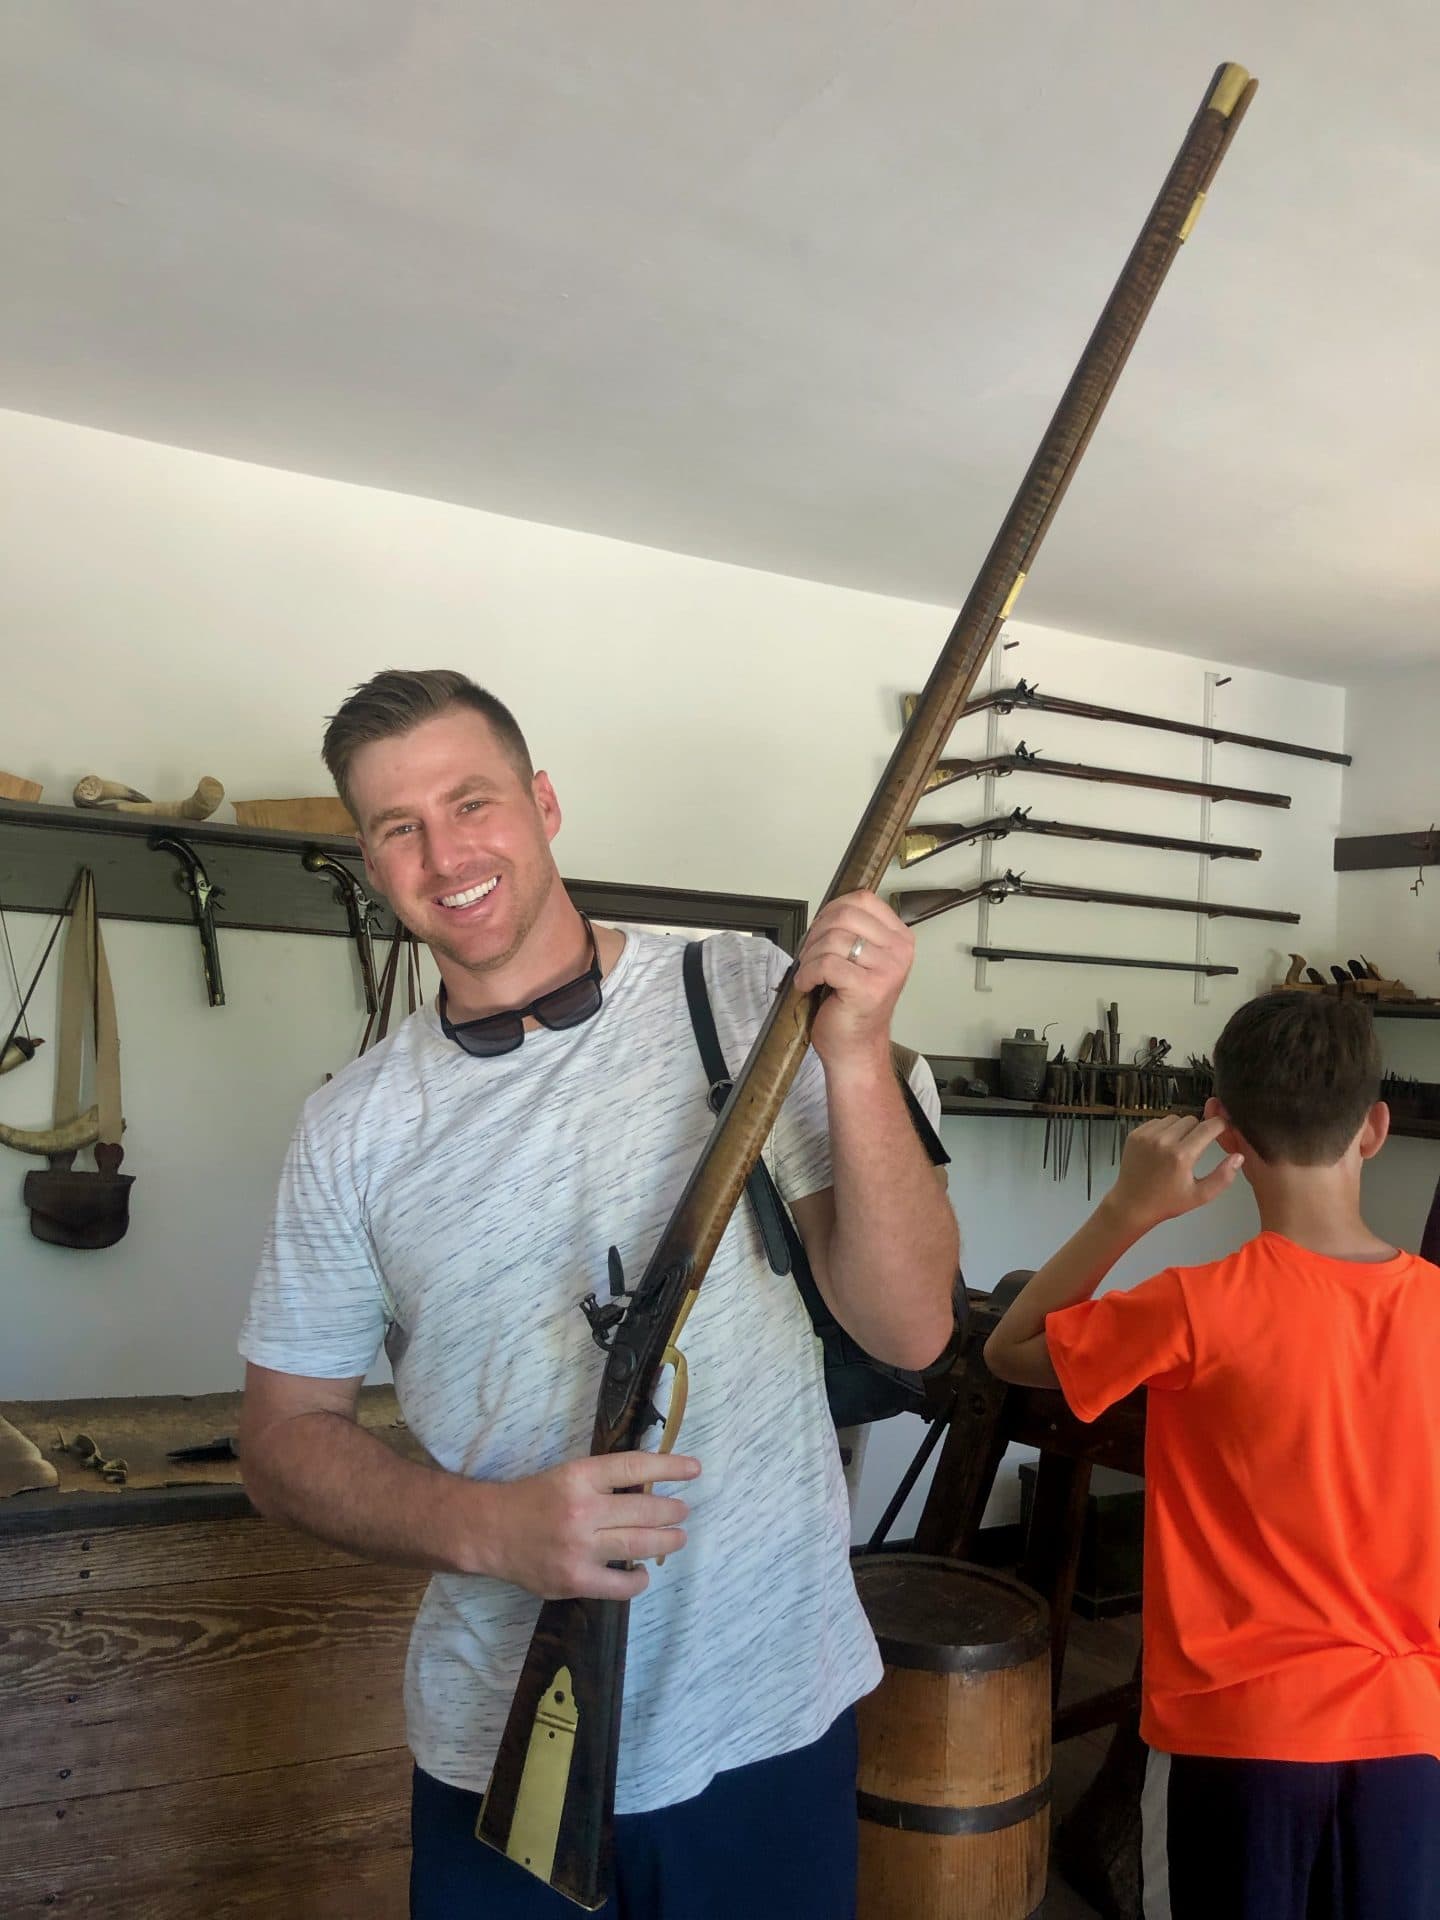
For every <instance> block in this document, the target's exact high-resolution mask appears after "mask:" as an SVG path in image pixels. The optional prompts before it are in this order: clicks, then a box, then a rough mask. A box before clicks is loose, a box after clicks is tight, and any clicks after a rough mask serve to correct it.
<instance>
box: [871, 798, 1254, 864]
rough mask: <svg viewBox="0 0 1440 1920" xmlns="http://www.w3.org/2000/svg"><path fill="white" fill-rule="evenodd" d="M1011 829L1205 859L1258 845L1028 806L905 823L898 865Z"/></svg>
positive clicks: (1249, 856)
mask: <svg viewBox="0 0 1440 1920" xmlns="http://www.w3.org/2000/svg"><path fill="white" fill-rule="evenodd" d="M1012 833H1037V834H1040V835H1042V836H1046V837H1050V838H1053V839H1058V840H1099V841H1103V842H1104V843H1105V844H1106V845H1107V846H1112V847H1155V848H1157V849H1158V850H1159V851H1160V852H1162V853H1198V854H1200V855H1201V856H1202V858H1204V859H1206V860H1258V859H1259V858H1260V849H1259V847H1231V846H1227V845H1226V844H1225V842H1224V841H1223V840H1177V839H1175V838H1174V837H1173V836H1172V835H1171V834H1168V833H1132V832H1131V831H1130V830H1129V829H1128V828H1121V827H1086V826H1081V825H1080V824H1079V822H1078V821H1073V820H1035V819H1033V818H1032V817H1031V813H1030V809H1029V807H1016V808H1015V809H1014V810H1013V811H1012V812H1010V813H997V814H995V815H994V816H993V817H992V818H991V819H989V820H976V821H974V822H973V823H972V824H971V825H969V826H966V825H964V824H962V823H959V822H943V821H938V820H927V821H926V822H925V824H924V826H923V827H907V828H906V830H905V831H904V833H902V834H901V836H900V852H899V855H898V856H897V857H898V859H899V863H900V865H901V866H902V867H915V866H918V865H919V864H920V862H921V861H922V860H928V859H930V858H931V856H932V855H933V854H937V853H945V852H946V851H948V849H949V848H951V847H964V846H969V845H970V844H971V843H972V842H973V841H975V840H1003V839H1005V838H1006V836H1007V835H1009V834H1012Z"/></svg>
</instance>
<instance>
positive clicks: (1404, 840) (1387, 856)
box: [1335, 826, 1440, 873]
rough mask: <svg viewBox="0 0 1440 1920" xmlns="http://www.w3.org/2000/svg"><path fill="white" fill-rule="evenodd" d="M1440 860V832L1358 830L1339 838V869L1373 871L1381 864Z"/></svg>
mask: <svg viewBox="0 0 1440 1920" xmlns="http://www.w3.org/2000/svg"><path fill="white" fill-rule="evenodd" d="M1437 863H1440V832H1437V831H1436V829H1435V828H1434V827H1433V826H1432V827H1422V828H1421V829H1420V830H1419V831H1418V832H1417V833H1355V834H1349V835H1346V836H1345V837H1344V838H1343V839H1340V840H1337V841H1336V842H1335V871H1336V873H1372V872H1374V871H1375V870H1376V869H1377V868H1380V867H1432V866H1435V865H1436V864H1437Z"/></svg>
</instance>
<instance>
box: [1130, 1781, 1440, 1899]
mask: <svg viewBox="0 0 1440 1920" xmlns="http://www.w3.org/2000/svg"><path fill="white" fill-rule="evenodd" d="M1143 1805H1144V1856H1143V1860H1144V1912H1145V1920H1440V1760H1435V1759H1432V1758H1431V1757H1430V1756H1429V1755H1407V1756H1405V1757H1404V1758H1401V1759H1386V1760H1346V1761H1340V1762H1335V1763H1318V1762H1312V1761H1302V1760H1208V1759H1201V1758H1198V1757H1196V1756H1194V1755H1190V1754H1174V1755H1171V1754H1164V1753H1152V1754H1151V1756H1150V1764H1149V1768H1148V1770H1147V1772H1146V1777H1145V1794H1144V1802H1143Z"/></svg>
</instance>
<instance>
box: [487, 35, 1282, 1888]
mask: <svg viewBox="0 0 1440 1920" xmlns="http://www.w3.org/2000/svg"><path fill="white" fill-rule="evenodd" d="M1254 91H1255V82H1254V81H1253V80H1252V79H1251V78H1250V76H1249V75H1248V74H1247V73H1246V72H1245V70H1244V68H1243V67H1238V66H1233V65H1230V66H1223V67H1221V68H1219V69H1218V71H1217V72H1216V74H1215V76H1214V78H1213V79H1212V81H1211V82H1210V85H1209V87H1208V88H1207V89H1206V94H1205V99H1204V102H1203V104H1202V105H1201V107H1200V109H1199V111H1198V112H1197V114H1196V115H1195V118H1194V120H1193V121H1192V122H1191V124H1190V128H1189V131H1188V132H1187V133H1186V135H1185V139H1184V142H1183V144H1182V146H1181V148H1180V151H1179V153H1178V155H1177V156H1176V159H1175V162H1174V164H1173V165H1172V167H1171V169H1170V171H1169V173H1168V174H1167V175H1166V178H1165V183H1164V185H1163V186H1162V187H1161V189H1160V195H1159V198H1158V199H1157V200H1156V202H1155V205H1154V207H1153V208H1152V209H1151V211H1150V214H1149V216H1148V218H1147V219H1146V222H1145V225H1144V227H1143V228H1142V229H1141V232H1140V237H1139V239H1138V240H1137V241H1136V243H1135V245H1134V247H1133V249H1132V250H1131V253H1130V257H1129V259H1128V260H1127V261H1126V263H1125V267H1124V269H1123V271H1122V273H1121V275H1120V278H1119V280H1118V282H1117V283H1116V286H1115V290H1114V292H1113V293H1112V294H1111V296H1110V299H1109V301H1108V302H1107V304H1106V306H1105V310H1104V312H1103V313H1102V314H1101V316H1100V320H1099V322H1098V324H1097V326H1096V328H1095V331H1094V332H1093V333H1092V335H1091V336H1090V340H1089V342H1088V344H1087V346H1086V348H1085V351H1084V353H1083V354H1082V356H1081V359H1080V364H1079V365H1078V367H1077V368H1076V370H1075V372H1074V374H1073V375H1072V376H1071V379H1070V383H1069V385H1068V386H1067V387H1066V389H1065V392H1064V394H1063V395H1062V396H1061V399H1060V404H1059V406H1058V407H1057V408H1056V411H1055V415H1054V417H1053V419H1052V420H1051V422H1050V425H1049V427H1048V428H1047V430H1046V433H1045V437H1044V439H1043V440H1042V442H1041V444H1040V448H1039V450H1038V452H1037V453H1036V455H1035V457H1034V459H1033V460H1032V461H1031V463H1030V467H1029V469H1028V471H1027V472H1026V475H1025V478H1024V480H1023V481H1022V482H1021V485H1020V491H1019V492H1018V493H1017V495H1016V496H1015V500H1014V502H1013V504H1012V505H1011V508H1010V511H1009V513H1008V514H1007V515H1006V517H1005V520H1004V523H1003V524H1002V526H1001V528H1000V531H999V533H998V534H997V535H996V538H995V541H994V544H993V545H992V546H991V548H990V551H989V553H988V554H987V556H986V558H985V561H984V563H983V565H982V566H981V568H980V572H979V574H978V576H977V578H976V580H975V584H974V585H973V587H972V588H971V589H970V593H969V596H968V597H967V599H966V601H965V604H964V606H963V607H962V608H961V610H960V614H959V617H958V618H957V620H956V622H955V625H954V627H953V628H952V629H951V632H950V637H949V639H948V640H947V641H946V644H945V648H944V651H943V652H942V654H941V655H940V658H939V660H938V661H937V663H936V665H935V668H934V671H933V672H932V673H931V675H930V678H929V680H928V681H927V683H926V686H925V690H924V692H923V693H922V694H921V695H920V699H919V701H918V703H917V705H916V708H915V712H914V714H913V715H912V716H911V719H910V722H909V724H908V725H907V726H906V728H905V730H904V732H903V733H902V734H901V736H900V738H899V740H898V741H897V742H896V745H895V750H894V752H893V753H892V754H891V756H890V762H889V765H888V766H887V767H886V769H885V772H884V774H883V775H882V777H881V780H880V785H879V787H878V788H877V789H876V792H875V794H874V797H873V798H872V799H871V801H870V804H869V806H868V807H867V808H866V811H865V814H864V817H863V818H862V819H861V821H860V824H859V826H858V827H857V828H856V830H855V835H854V838H853V839H852V840H851V842H850V845H849V847H848V848H847V849H846V852H845V855H844V857H843V859H842V860H841V862H840V866H839V868H838V870H837V872H836V874H835V878H834V879H833V880H832V882H831V884H830V888H829V891H828V892H827V893H826V895H825V899H826V901H829V900H832V899H834V898H835V897H836V896H837V895H839V894H843V893H850V892H853V891H855V890H856V889H860V888H864V889H873V888H874V887H875V886H876V885H877V884H878V882H879V881H880V879H881V876H882V875H883V874H884V872H885V869H886V867H887V866H888V865H889V864H890V861H891V859H892V857H893V855H894V852H895V848H896V846H897V845H898V843H899V840H900V835H901V833H902V832H903V831H904V828H905V826H906V824H907V822H908V821H909V819H910V816H911V814H912V813H913V811H914V808H915V804H916V802H917V801H918V799H919V797H920V795H921V793H922V791H923V790H924V788H925V785H926V782H927V780H928V779H929V776H930V774H931V772H932V770H933V769H934V767H935V765H936V763H937V762H938V760H939V758H940V755H941V753H942V751H943V750H944V746H945V742H946V740H947V739H948V738H949V736H950V732H951V729H952V727H953V726H954V724H955V720H956V718H957V716H958V714H959V712H960V709H961V707H962V706H963V705H964V703H965V701H966V700H967V699H968V698H969V695H970V692H971V690H972V688H973V687H974V684H975V680H976V676H977V675H978V673H979V671H980V668H981V667H982V665H983V664H984V662H985V659H986V656H987V655H988V653H989V652H990V649H991V646H992V645H993V644H994V640H995V636H996V635H997V634H998V633H999V631H1000V628H1001V626H1002V625H1003V623H1004V621H1005V620H1006V618H1007V616H1008V615H1009V613H1010V610H1011V608H1012V607H1013V606H1014V604H1015V601H1016V598H1017V597H1018V595H1019V592H1020V589H1021V587H1022V586H1023V585H1024V583H1025V576H1026V574H1027V573H1028V572H1029V570H1030V567H1031V565H1032V563H1033V561H1034V558H1035V555H1036V553H1037V551H1038V549H1039V546H1040V543H1041V541H1042V540H1043V538H1044V536H1045V533H1046V530H1047V529H1048V527H1049V525H1050V521H1051V519H1052V518H1053V516H1054V514H1055V510H1056V508H1057V507H1058V506H1059V504H1060V501H1061V500H1062V499H1063V497H1064V494H1065V490H1066V488H1067V487H1068V485H1069V483H1070V480H1071V478H1072V476H1073V475H1074V472H1075V469H1076V466H1077V465H1078V463H1079V461H1080V458H1081V456H1082V455H1083V453H1084V451H1085V448H1086V446H1087V445H1088V443H1089V440H1090V436H1091V434H1092V433H1093V432H1094V430H1095V427H1096V424H1097V423H1098V421H1099V418H1100V415H1101V413H1102V411H1103V410H1104V407H1105V403H1106V401H1107V400H1108V399H1109V397H1110V394H1111V391H1112V390H1113V388H1114V386H1115V382H1116V381H1117V379H1118V378H1119V376H1120V372H1121V370H1122V368H1123V367H1124V365H1125V361H1126V359H1127V358H1128V356H1129V353H1130V350H1131V348H1132V346H1133V345H1134V343H1135V340H1136V338H1137V336H1138V334H1139V332H1140V328H1141V326H1142V325H1143V323H1144V321H1145V317H1146V315H1147V314H1148V313H1149V311H1150V308H1151V306H1152V304H1153V303H1154V300H1155V296H1156V294H1157V293H1158V292H1159V290H1160V286H1161V283H1162V281H1163V280H1164V278H1165V275H1166V273H1167V271H1168V270H1169V267H1170V264H1171V262H1172V261H1173V260H1174V258H1175V255H1176V254H1177V253H1178V252H1179V250H1180V247H1181V245H1182V244H1183V242H1184V241H1185V239H1186V238H1187V237H1188V235H1189V233H1190V230H1191V228H1192V227H1193V225H1194V223H1195V219H1196V216H1197V215H1198V213H1199V211H1200V207H1201V205H1202V203H1203V201H1204V197H1205V193H1206V190H1207V188H1208V187H1209V185H1210V182H1211V180H1212V179H1213V178H1214V175H1215V172H1216V170H1217V169H1218V167H1219V165H1220V162H1221V160H1222V158H1223V157H1224V154H1225V151H1226V149H1227V148H1228V146H1229V144H1230V141H1231V139H1232V138H1233V136H1234V133H1235V130H1236V128H1237V127H1238V125H1239V123H1240V120H1241V117H1242V115H1243V114H1244V111H1245V109H1246V107H1247V106H1248V105H1249V103H1250V99H1251V96H1252V95H1253V93H1254ZM819 1002H820V995H819V994H818V992H817V993H813V994H801V993H799V992H797V990H796V987H795V970H794V968H793V966H792V968H791V970H790V972H789V973H788V974H787V975H786V977H785V980H784V981H783V982H782V983H781V986H780V988H779V991H778V992H777V994H776V997H775V1000H774V1002H773V1004H772V1006H771V1008H770V1011H769V1013H768V1015H767V1016H766V1019H765V1022H764V1024H763V1025H762V1027H761V1029H760V1031H759V1033H758V1034H757V1035H756V1038H755V1042H754V1044H753V1046H752V1047H751V1049H750V1053H749V1057H748V1058H747V1060H746V1062H745V1065H744V1066H743V1067H742V1068H741V1070H740V1072H739V1074H738V1075H737V1077H736V1079H735V1082H734V1085H733V1087H732V1089H731V1092H730V1095H729V1098H728V1099H727V1100H726V1102H725V1105H724V1107H723V1108H722V1109H721V1112H720V1116H719V1119H718V1120H717V1122H716V1125H715V1128H714V1131H713V1132H712V1134H711V1136H710V1139H709V1140H708V1142H707V1143H706V1146H705V1150H704V1152H703V1153H702V1154H701V1156H700V1159H699V1162H698V1164H697V1165H696V1167H695V1169H694V1171H693V1173H692V1174H691V1176H690V1178H689V1180H688V1181H687V1183H686V1185H685V1189H684V1191H683V1193H682V1194H681V1195H680V1198H679V1200H678V1202H677V1203H676V1206H675V1210H674V1212H673V1213H672V1214H671V1216H670V1219H669V1221H668V1222H667V1223H666V1226H665V1228H664V1231H663V1232H662V1234H661V1236H660V1241H659V1244H658V1246H657V1247H656V1248H655V1251H654V1253H653V1254H652V1256H651V1258H650V1262H649V1264H648V1266H647V1267H646V1269H645V1271H644V1273H643V1275H642V1276H641V1278H640V1280H639V1283H638V1284H637V1285H636V1286H635V1288H634V1289H633V1291H632V1292H631V1293H630V1294H629V1296H628V1303H627V1306H626V1309H625V1312H624V1316H623V1318H622V1319H621V1320H620V1321H619V1324H618V1325H617V1326H615V1327H614V1328H613V1330H612V1331H611V1333H610V1336H609V1348H608V1356H607V1359H606V1362H605V1369H604V1373H603V1375H602V1377H601V1381H600V1392H599V1399H598V1403H597V1406H596V1410H595V1426H594V1432H593V1436H592V1439H591V1447H590V1450H591V1453H592V1454H608V1453H618V1452H623V1451H626V1450H629V1449H631V1448H634V1447H636V1446H638V1445H639V1444H640V1443H641V1441H642V1440H643V1439H644V1437H645V1435H646V1434H647V1433H648V1432H649V1431H650V1429H651V1428H652V1427H654V1426H656V1425H658V1424H659V1423H660V1416H659V1414H658V1413H657V1412H656V1410H655V1406H654V1399H655V1394H656V1389H657V1385H658V1383H659V1379H660V1375H661V1373H662V1371H663V1369H664V1368H665V1367H666V1366H667V1365H669V1366H672V1367H673V1368H674V1370H675V1378H674V1386H673V1392H672V1395H671V1402H670V1411H669V1414H668V1415H667V1417H666V1419H665V1422H664V1430H663V1432H662V1434H661V1436H660V1440H659V1447H660V1449H661V1450H662V1451H664V1450H668V1449H669V1448H670V1447H671V1446H672V1445H673V1443H674V1439H675V1435H676V1432H677V1430H678V1428H679V1424H680V1419H681V1417H682V1415H683V1412H684V1405H685V1392H686V1373H685V1366H684V1357H683V1355H681V1354H680V1352H679V1350H678V1348H677V1346H676V1345H675V1342H676V1340H677V1338H678V1336H679V1333H680V1330H681V1328H682V1327H683V1325H684V1323H685V1320H686V1318H687V1316H688V1315H689V1313H690V1310H691V1308H692V1307H693V1306H694V1304H695V1297H696V1294H697V1292H698V1290H699V1287H700V1284H701V1282H702V1280H703V1279H704V1276H705V1273H706V1270H707V1268H708V1267H709V1264H710V1260H711V1257H712V1256H713V1254H714V1252H715V1249H716V1247H717V1246H718V1244H719V1242H720V1237H721V1235H722V1234H723V1233H724V1231H725V1227H726V1225H727V1223H728V1221H729V1219H730V1216H731V1214H732V1213H733V1211H734V1209H735V1206H736V1203H737V1201H738V1200H739V1198H740V1195H741V1193H742V1192H743V1191H744V1186H745V1180H746V1178H747V1176H748V1174H749V1173H750V1170H751V1168H752V1167H753V1166H754V1164H755V1161H756V1160H757V1159H758V1158H759V1155H760V1149H761V1147H762V1145H763V1143H764V1141H765V1138H766V1135H767V1134H768V1133H769V1132H770V1129H771V1127H772V1125H773V1124H774V1121H775V1118H776V1116H777V1114H778V1113H779V1111H780V1106H781V1103H782V1102H783V1100H784V1098H785V1095H786V1093H787V1092H788V1091H789V1089H790V1085H791V1082H792V1081H793V1079H794V1077H795V1073H796V1070H797V1069H798V1067H799V1065H800V1062H801V1059H802V1058H803V1056H804V1053H805V1050H806V1048H807V1047H808V1045H809V1043H810V1027H811V1023H812V1022H813V1020H814V1017H815V1013H816V1010H817V1008H818V1006H819ZM628 1621H629V1602H628V1601H624V1600H590V1599H572V1600H547V1601H546V1602H545V1603H544V1604H543V1605H542V1606H541V1608H540V1613H539V1618H538V1621H537V1623H536V1626H535V1632H534V1637H533V1638H532V1640H531V1643H530V1651H529V1653H528V1655H527V1657H526V1660H525V1666H524V1670H523V1672H522V1673H521V1675H520V1682H519V1685H518V1687H517V1688H516V1692H515V1699H514V1702H513V1704H512V1706H511V1709H510V1717H509V1719H508V1721H507V1722H506V1726H505V1731H504V1734H503V1735H502V1737H501V1742H500V1751H499V1755H498V1757H497V1759H496V1762H495V1769H494V1772H493V1774H492V1775H491V1779H490V1786H489V1790H488V1792H487V1794H486V1796H485V1800H484V1803H483V1805H482V1807H481V1811H480V1818H479V1821H478V1822H477V1825H476V1833H477V1835H478V1836H479V1837H480V1839H482V1840H484V1841H487V1842H488V1843H489V1844H490V1845H491V1846H494V1847H496V1848H498V1849H499V1850H500V1851H501V1852H503V1853H506V1854H508V1855H509V1857H510V1858H511V1859H512V1860H514V1861H516V1862H517V1864H519V1865H520V1866H522V1867H525V1868H527V1869H528V1870H529V1871H530V1872H531V1873H533V1874H536V1875H537V1876H538V1877H539V1878H540V1879H542V1880H545V1881H548V1882H549V1884H550V1885H551V1886H553V1887H554V1888H556V1889H557V1891H559V1892H560V1893H562V1894H564V1895H565V1896H566V1897H567V1898H568V1899H570V1900H573V1901H574V1902H575V1903H576V1904H577V1905H578V1906H582V1907H588V1908H592V1909H593V1908H595V1907H598V1906H600V1905H602V1904H603V1903H604V1899H605V1891H606V1887H607V1884H608V1881H609V1877H610V1856H611V1828H612V1817H613V1811H614V1802H615V1774H616V1766H617V1761H618V1754H619V1742H620V1709H621V1698H622V1693H623V1689H624V1678H625V1640H626V1633H627V1628H628Z"/></svg>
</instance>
